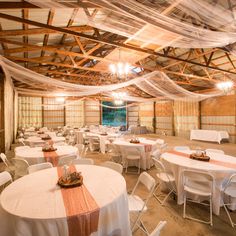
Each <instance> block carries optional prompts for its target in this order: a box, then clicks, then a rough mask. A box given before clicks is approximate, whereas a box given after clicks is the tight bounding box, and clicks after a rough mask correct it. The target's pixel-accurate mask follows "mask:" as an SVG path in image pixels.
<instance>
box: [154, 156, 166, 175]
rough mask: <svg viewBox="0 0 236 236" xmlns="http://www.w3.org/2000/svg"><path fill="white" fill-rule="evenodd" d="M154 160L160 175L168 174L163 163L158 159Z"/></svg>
mask: <svg viewBox="0 0 236 236" xmlns="http://www.w3.org/2000/svg"><path fill="white" fill-rule="evenodd" d="M152 160H153V162H154V165H155V167H156V169H157V172H158V173H166V169H165V166H164V165H163V163H162V162H161V161H159V160H158V159H155V158H153V159H152Z"/></svg>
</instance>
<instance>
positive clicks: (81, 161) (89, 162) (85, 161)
mask: <svg viewBox="0 0 236 236" xmlns="http://www.w3.org/2000/svg"><path fill="white" fill-rule="evenodd" d="M72 164H74V165H93V164H94V161H93V159H90V158H78V159H75V160H73V161H72Z"/></svg>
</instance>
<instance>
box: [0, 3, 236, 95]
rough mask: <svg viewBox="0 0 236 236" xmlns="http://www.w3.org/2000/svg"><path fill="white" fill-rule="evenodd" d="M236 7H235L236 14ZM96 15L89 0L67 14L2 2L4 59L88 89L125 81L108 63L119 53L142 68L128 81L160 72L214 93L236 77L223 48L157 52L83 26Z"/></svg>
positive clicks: (186, 85) (160, 49) (231, 59)
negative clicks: (85, 17) (85, 18)
mask: <svg viewBox="0 0 236 236" xmlns="http://www.w3.org/2000/svg"><path fill="white" fill-rule="evenodd" d="M229 1H230V0H229ZM61 2H63V1H61ZM139 2H142V1H139ZM146 2H148V1H146ZM150 2H151V1H150ZM176 2H178V1H176ZM65 4H66V1H65ZM176 4H177V3H173V4H172V5H167V6H166V7H165V8H163V14H166V15H168V14H171V13H173V12H174V11H175V6H176ZM66 6H68V2H67V5H66ZM234 8H235V6H233V5H231V10H232V11H233V9H234ZM62 12H63V14H62ZM97 12H98V7H97V6H94V5H93V4H91V3H89V2H87V1H77V2H76V3H73V4H70V8H67V10H66V11H65V10H64V9H61V8H56V9H41V8H39V7H37V6H35V5H33V4H31V3H28V2H24V1H0V19H1V20H0V49H1V54H2V55H4V56H5V57H6V58H8V59H10V60H12V61H14V62H17V63H19V64H20V65H22V66H24V67H26V68H28V69H30V70H33V71H36V72H38V73H40V74H42V75H46V76H48V77H51V78H54V79H58V80H63V81H66V82H71V83H78V84H86V85H88V84H89V85H101V84H113V83H117V82H120V80H119V79H117V78H115V77H114V76H113V75H112V74H111V73H110V71H109V64H110V63H113V62H114V61H116V60H118V54H119V53H120V52H121V53H122V54H123V55H124V58H125V60H128V61H129V62H130V63H131V64H132V65H133V66H134V67H137V68H141V70H140V72H138V73H135V72H134V73H132V74H131V75H130V76H129V77H128V78H126V79H125V80H127V79H131V78H134V77H135V76H137V75H140V74H144V73H148V72H150V71H154V70H161V71H163V72H165V73H166V74H167V75H168V76H169V77H170V78H171V79H172V80H174V81H176V83H177V84H179V85H180V86H183V87H184V88H186V89H188V90H191V91H199V90H205V89H207V90H208V89H212V88H214V86H215V83H216V82H217V81H219V80H221V79H222V78H224V77H227V78H230V79H233V80H234V79H235V77H236V58H235V57H234V56H233V55H231V54H229V52H227V50H226V49H224V48H211V49H200V48H199V49H192V48H189V49H182V48H172V47H163V46H159V47H154V46H153V45H151V44H140V43H139V42H137V41H135V40H133V39H132V38H126V37H124V36H122V35H119V34H114V33H111V32H107V31H104V30H101V29H99V28H94V27H92V26H88V25H83V24H81V23H80V22H79V21H78V19H79V16H80V14H89V15H90V17H95V16H96V14H97ZM183 17H184V16H183ZM14 83H15V86H16V87H19V88H31V86H30V85H29V84H24V83H22V82H19V81H18V82H17V81H14ZM42 89H43V88H42ZM127 89H128V90H129V93H130V94H132V95H134V96H140V95H141V96H143V97H150V96H149V95H147V94H145V93H144V92H142V91H140V90H139V89H138V88H137V87H135V86H130V87H129V88H127Z"/></svg>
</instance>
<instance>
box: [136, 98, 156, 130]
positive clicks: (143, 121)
mask: <svg viewBox="0 0 236 236" xmlns="http://www.w3.org/2000/svg"><path fill="white" fill-rule="evenodd" d="M153 118H154V103H153V102H149V103H141V104H140V105H139V123H140V125H141V126H146V127H147V129H148V130H149V131H150V132H154V130H153Z"/></svg>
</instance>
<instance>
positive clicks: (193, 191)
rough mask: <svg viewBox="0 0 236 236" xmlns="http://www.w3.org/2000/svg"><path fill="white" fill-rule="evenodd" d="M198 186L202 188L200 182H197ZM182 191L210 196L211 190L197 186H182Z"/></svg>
mask: <svg viewBox="0 0 236 236" xmlns="http://www.w3.org/2000/svg"><path fill="white" fill-rule="evenodd" d="M199 188H202V186H201V185H200V184H199ZM184 191H187V192H188V193H192V194H196V195H199V196H205V197H209V196H211V192H205V191H204V188H202V190H200V189H197V188H191V187H189V186H184Z"/></svg>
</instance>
